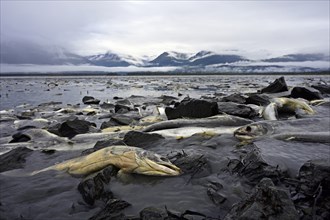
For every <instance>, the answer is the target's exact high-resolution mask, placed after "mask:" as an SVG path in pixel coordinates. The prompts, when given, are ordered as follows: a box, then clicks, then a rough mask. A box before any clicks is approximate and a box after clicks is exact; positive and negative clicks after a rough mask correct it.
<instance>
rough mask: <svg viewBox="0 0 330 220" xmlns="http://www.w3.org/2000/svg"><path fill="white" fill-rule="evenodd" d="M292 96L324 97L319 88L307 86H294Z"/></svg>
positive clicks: (310, 98)
mask: <svg viewBox="0 0 330 220" xmlns="http://www.w3.org/2000/svg"><path fill="white" fill-rule="evenodd" d="M291 97H292V98H303V99H306V100H309V101H311V100H315V99H323V97H322V95H321V93H320V92H319V91H318V90H317V89H313V88H307V87H294V88H293V89H292V91H291Z"/></svg>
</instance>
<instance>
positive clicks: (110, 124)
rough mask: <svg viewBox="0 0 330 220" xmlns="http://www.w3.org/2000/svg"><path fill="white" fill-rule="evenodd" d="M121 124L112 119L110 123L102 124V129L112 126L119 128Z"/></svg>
mask: <svg viewBox="0 0 330 220" xmlns="http://www.w3.org/2000/svg"><path fill="white" fill-rule="evenodd" d="M118 125H119V124H118V123H117V122H115V121H114V120H112V119H111V118H110V120H109V121H105V122H102V124H101V126H100V129H105V128H109V127H112V126H118Z"/></svg>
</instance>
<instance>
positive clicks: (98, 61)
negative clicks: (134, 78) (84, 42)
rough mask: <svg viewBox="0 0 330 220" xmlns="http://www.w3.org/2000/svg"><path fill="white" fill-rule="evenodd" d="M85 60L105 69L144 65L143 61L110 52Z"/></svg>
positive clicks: (88, 57)
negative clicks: (105, 67)
mask: <svg viewBox="0 0 330 220" xmlns="http://www.w3.org/2000/svg"><path fill="white" fill-rule="evenodd" d="M86 59H88V60H89V61H90V62H91V63H92V64H94V65H96V66H107V67H125V66H143V65H144V63H145V60H143V59H138V58H135V57H133V56H130V55H124V54H116V53H113V52H111V51H108V52H106V53H104V54H97V55H92V56H87V57H86Z"/></svg>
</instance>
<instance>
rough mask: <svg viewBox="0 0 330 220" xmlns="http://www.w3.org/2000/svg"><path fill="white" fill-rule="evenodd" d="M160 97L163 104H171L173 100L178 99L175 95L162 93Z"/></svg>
mask: <svg viewBox="0 0 330 220" xmlns="http://www.w3.org/2000/svg"><path fill="white" fill-rule="evenodd" d="M160 99H161V100H162V101H161V103H163V104H164V105H173V104H174V103H175V101H176V100H178V99H177V98H176V97H174V96H168V95H162V96H161V97H160Z"/></svg>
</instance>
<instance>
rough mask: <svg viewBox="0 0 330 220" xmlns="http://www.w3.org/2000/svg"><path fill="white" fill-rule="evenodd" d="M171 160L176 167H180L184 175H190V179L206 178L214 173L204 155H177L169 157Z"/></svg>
mask: <svg viewBox="0 0 330 220" xmlns="http://www.w3.org/2000/svg"><path fill="white" fill-rule="evenodd" d="M169 159H170V161H171V162H172V163H173V164H174V165H176V166H177V167H180V169H181V170H182V172H183V173H184V174H188V175H190V176H191V177H190V179H193V178H201V177H205V176H208V175H210V174H211V173H212V169H211V166H210V164H209V162H208V160H207V158H206V157H205V156H204V155H202V154H190V155H188V154H186V153H185V152H183V153H176V154H175V155H173V156H169Z"/></svg>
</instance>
